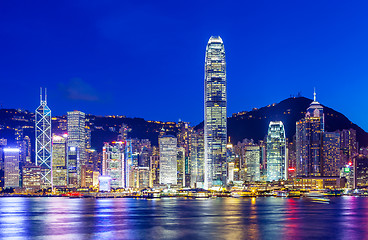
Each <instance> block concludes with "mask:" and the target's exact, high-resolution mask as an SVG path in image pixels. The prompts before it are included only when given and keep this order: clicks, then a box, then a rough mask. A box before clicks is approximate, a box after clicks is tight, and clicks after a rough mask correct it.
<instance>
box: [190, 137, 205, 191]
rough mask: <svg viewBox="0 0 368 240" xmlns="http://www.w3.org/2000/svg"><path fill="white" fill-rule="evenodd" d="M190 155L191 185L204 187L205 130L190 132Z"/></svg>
mask: <svg viewBox="0 0 368 240" xmlns="http://www.w3.org/2000/svg"><path fill="white" fill-rule="evenodd" d="M189 142H190V143H189V157H190V164H191V167H190V177H191V181H190V185H191V187H203V181H204V138H203V131H198V132H195V131H193V132H192V133H191V134H190V138H189Z"/></svg>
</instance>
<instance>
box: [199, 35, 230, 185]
mask: <svg viewBox="0 0 368 240" xmlns="http://www.w3.org/2000/svg"><path fill="white" fill-rule="evenodd" d="M204 85H205V90H204V98H205V101H204V102H205V103H204V104H205V106H204V145H205V157H204V159H205V160H204V169H205V170H204V187H205V188H206V189H208V188H211V187H213V186H221V185H223V184H226V175H227V162H226V143H227V125H226V122H227V119H226V116H227V96H226V61H225V48H224V43H223V41H222V39H221V37H214V36H212V37H211V38H210V39H209V41H208V44H207V47H206V58H205V84H204Z"/></svg>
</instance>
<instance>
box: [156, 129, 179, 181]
mask: <svg viewBox="0 0 368 240" xmlns="http://www.w3.org/2000/svg"><path fill="white" fill-rule="evenodd" d="M159 147H160V184H165V185H176V184H177V154H178V152H177V139H176V137H174V136H171V135H164V136H162V137H161V138H159Z"/></svg>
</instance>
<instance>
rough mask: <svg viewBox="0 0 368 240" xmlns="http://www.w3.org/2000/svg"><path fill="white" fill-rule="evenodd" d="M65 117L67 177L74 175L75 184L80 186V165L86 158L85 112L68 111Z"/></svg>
mask: <svg viewBox="0 0 368 240" xmlns="http://www.w3.org/2000/svg"><path fill="white" fill-rule="evenodd" d="M67 119H68V142H67V148H68V178H71V177H72V178H73V177H76V178H77V182H76V185H77V186H78V187H80V186H81V182H82V181H81V171H82V165H84V164H85V163H86V160H87V156H86V114H85V113H83V112H80V111H72V112H68V117H67ZM69 152H70V153H71V154H72V155H70V156H71V159H69ZM69 169H70V170H69ZM75 171H76V174H75ZM75 175H76V176H75ZM73 181H75V180H73ZM69 182H70V181H69ZM69 184H70V183H69ZM74 184H75V183H73V186H74Z"/></svg>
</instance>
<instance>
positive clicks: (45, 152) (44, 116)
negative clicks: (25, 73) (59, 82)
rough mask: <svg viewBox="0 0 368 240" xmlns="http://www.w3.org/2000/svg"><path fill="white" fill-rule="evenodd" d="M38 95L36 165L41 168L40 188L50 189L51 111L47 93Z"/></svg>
mask: <svg viewBox="0 0 368 240" xmlns="http://www.w3.org/2000/svg"><path fill="white" fill-rule="evenodd" d="M42 95H43V94H42V88H41V95H40V101H41V104H40V106H39V107H38V108H37V109H36V114H35V117H36V127H35V128H36V131H35V132H36V165H37V166H40V167H41V187H42V188H47V187H52V159H51V158H52V146H51V142H52V141H51V110H50V108H49V107H48V106H47V93H46V89H45V96H44V97H43V96H42Z"/></svg>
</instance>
